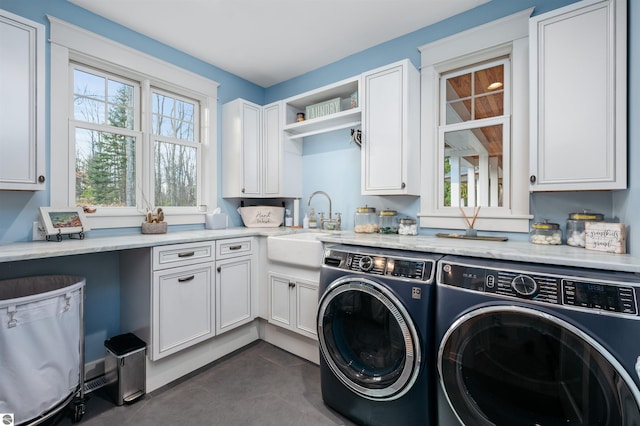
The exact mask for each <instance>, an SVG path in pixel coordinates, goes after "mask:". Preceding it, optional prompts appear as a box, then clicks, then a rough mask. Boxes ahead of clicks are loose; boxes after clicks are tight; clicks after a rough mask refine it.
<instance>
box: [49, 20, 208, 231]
mask: <svg viewBox="0 0 640 426" xmlns="http://www.w3.org/2000/svg"><path fill="white" fill-rule="evenodd" d="M47 18H48V19H49V21H50V24H51V25H50V40H51V85H50V87H51V94H50V96H51V98H50V102H51V108H50V110H51V135H50V136H51V138H50V140H51V145H50V146H51V150H50V177H51V178H50V195H51V198H50V200H51V201H50V205H51V207H69V206H75V177H74V173H73V171H74V170H75V152H74V150H75V138H74V137H72V135H71V134H70V132H71V129H72V126H71V122H70V121H71V120H73V118H74V117H73V111H72V104H73V101H72V99H70V97H72V96H73V95H72V93H71V92H72V90H73V88H71V89H70V84H71V82H72V81H73V76H72V75H71V71H70V65H71V63H72V62H73V63H78V64H80V65H81V66H84V67H88V68H95V69H97V70H99V71H104V72H106V73H111V74H113V75H115V76H120V77H122V78H124V79H128V80H133V81H136V82H139V83H140V84H141V91H143V92H144V91H145V90H147V91H149V90H151V87H153V88H156V89H158V90H160V91H164V92H169V93H174V94H176V95H177V96H183V97H186V98H190V99H193V100H196V101H198V102H199V105H200V114H199V123H200V126H199V129H198V131H199V134H200V151H201V154H200V157H201V158H200V163H199V168H200V173H199V176H198V181H199V182H198V184H199V185H200V188H201V189H200V194H199V204H198V205H197V206H195V207H168V208H166V209H165V213H166V216H167V218H168V222H169V223H170V224H171V225H183V224H201V223H204V220H205V213H206V212H210V211H212V210H213V209H215V208H216V207H217V167H216V166H214V167H211V166H209V167H206V165H217V143H216V139H217V136H216V135H217V102H218V101H217V90H218V83H217V82H215V81H213V80H210V79H207V78H205V77H203V76H200V75H198V74H194V73H192V72H190V71H188V70H185V69H183V68H180V67H178V66H175V65H173V64H170V63H167V62H164V61H162V60H159V59H157V58H155V57H152V56H149V55H147V54H145V53H142V52H140V51H138V50H136V49H133V48H130V47H128V46H125V45H122V44H120V43H117V42H115V41H113V40H110V39H107V38H104V37H102V36H99V35H97V34H95V33H92V32H90V31H87V30H84V29H81V28H79V27H76V26H74V25H71V24H69V23H67V22H64V21H62V20H59V19H57V18H55V17H52V16H47ZM96 52H99V55H100V56H99V57H98V56H96ZM149 93H150V92H149ZM150 117H151V115H150V105H149V103H148V101H146V100H145V99H144V96H143V97H142V100H141V116H140V120H141V121H142V123H141V126H142V128H144V127H145V124H146V123H145V122H146V121H147V120H150ZM151 137H152V135H149V133H146V132H145V133H142V138H143V140H142V152H141V156H139V157H140V158H137V159H136V162H138V161H141V163H142V164H141V165H140V166H139V168H138V170H141V173H143V174H144V176H151V178H152V175H153V171H152V169H151V166H152V164H150V161H151V158H150V156H151V152H150V148H149V146H150V145H149V144H150V141H151V139H150V138H151ZM72 145H73V148H72ZM145 180H146V182H144V183H143V184H142V188H141V191H144V192H145V194H149V191H150V190H151V188H153V186H152V185H153V183H152V182H151V183H150V182H148V181H149V179H145ZM137 186H138V185H137ZM139 191H140V190H139V189H137V190H136V192H139ZM136 195H137V197H136V198H137V206H136V207H135V208H133V207H123V208H98V209H97V211H96V213H92V214H90V215H87V216H88V217H87V220H88V221H89V223H90V226H91V228H93V229H96V228H124V227H134V226H140V223H141V222H142V220H143V215H144V212H145V206H144V204H143V203H144V202H143V201H142V197H141V195H142V194H136ZM154 207H155V206H154Z"/></svg>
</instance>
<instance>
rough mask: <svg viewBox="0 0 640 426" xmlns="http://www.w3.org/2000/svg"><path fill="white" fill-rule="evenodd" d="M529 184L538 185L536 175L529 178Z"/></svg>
mask: <svg viewBox="0 0 640 426" xmlns="http://www.w3.org/2000/svg"><path fill="white" fill-rule="evenodd" d="M529 182H531V183H536V175H531V176H529Z"/></svg>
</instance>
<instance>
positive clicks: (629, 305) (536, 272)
mask: <svg viewBox="0 0 640 426" xmlns="http://www.w3.org/2000/svg"><path fill="white" fill-rule="evenodd" d="M501 266H502V267H495V268H494V267H487V266H481V265H478V264H472V263H464V262H455V261H447V260H446V259H445V260H443V261H441V262H440V265H439V269H438V284H444V285H448V286H453V287H460V288H464V289H467V290H472V291H476V292H482V293H492V294H496V295H500V296H505V297H510V298H518V299H527V300H531V301H534V302H540V303H546V304H554V305H566V306H572V307H577V308H584V309H589V310H602V311H606V312H612V313H620V314H627V315H633V316H638V305H637V298H638V297H637V294H638V293H640V278H635V280H634V275H633V274H624V277H625V279H623V280H617V279H615V278H617V277H619V276H620V275H618V276H614V275H612V276H611V279H607V277H606V276H605V275H606V274H596V273H590V272H585V274H584V276H579V275H569V274H567V272H574V271H568V270H566V269H561V268H557V269H555V268H553V267H549V268H547V271H542V270H541V269H543V268H540V267H539V266H537V265H534V266H531V269H519V268H517V267H514V268H510V266H511V265H509V264H506V263H505V264H504V265H501ZM515 266H517V265H515ZM554 269H555V271H557V272H559V273H553V272H554ZM563 272H564V274H563ZM574 273H576V272H574Z"/></svg>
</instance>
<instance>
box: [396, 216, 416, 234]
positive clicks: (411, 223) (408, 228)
mask: <svg viewBox="0 0 640 426" xmlns="http://www.w3.org/2000/svg"><path fill="white" fill-rule="evenodd" d="M398 234H400V235H418V225H417V223H416V220H415V219H414V218H412V217H403V218H402V219H400V224H399V226H398Z"/></svg>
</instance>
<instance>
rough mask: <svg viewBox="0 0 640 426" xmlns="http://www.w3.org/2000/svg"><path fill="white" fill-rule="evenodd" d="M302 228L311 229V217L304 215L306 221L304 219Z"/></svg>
mask: <svg viewBox="0 0 640 426" xmlns="http://www.w3.org/2000/svg"><path fill="white" fill-rule="evenodd" d="M302 227H303V228H304V229H309V215H308V214H307V213H305V214H304V219H302Z"/></svg>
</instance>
